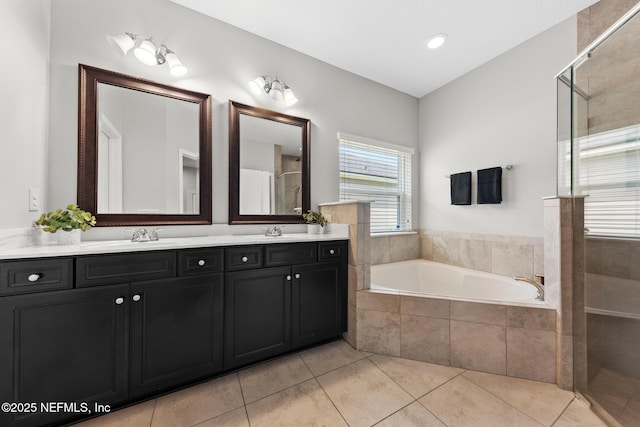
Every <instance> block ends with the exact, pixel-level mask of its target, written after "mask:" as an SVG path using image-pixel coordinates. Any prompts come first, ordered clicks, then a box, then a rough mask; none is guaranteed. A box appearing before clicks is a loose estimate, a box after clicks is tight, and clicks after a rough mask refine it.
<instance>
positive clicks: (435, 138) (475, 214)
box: [419, 17, 576, 237]
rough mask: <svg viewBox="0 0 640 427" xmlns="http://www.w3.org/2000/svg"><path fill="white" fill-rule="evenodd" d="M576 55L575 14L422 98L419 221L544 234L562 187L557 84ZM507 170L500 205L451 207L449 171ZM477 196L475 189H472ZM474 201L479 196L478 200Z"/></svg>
mask: <svg viewBox="0 0 640 427" xmlns="http://www.w3.org/2000/svg"><path fill="white" fill-rule="evenodd" d="M575 55H576V19H575V17H574V18H571V19H569V20H567V21H564V22H562V23H561V24H559V25H557V26H556V27H554V28H552V29H550V30H548V31H546V32H544V33H542V34H540V35H538V36H536V37H534V38H533V39H530V40H529V41H527V42H525V43H523V44H521V45H519V46H517V47H516V48H514V49H512V50H511V51H509V52H507V53H505V54H503V55H501V56H499V57H497V58H495V59H494V60H492V61H490V62H488V63H486V64H484V65H482V66H481V67H479V68H477V69H475V70H474V71H472V72H470V73H468V74H466V75H464V76H462V77H460V78H459V79H457V80H455V81H453V82H451V83H449V84H447V85H446V86H444V87H442V88H440V89H438V90H437V91H435V92H432V93H431V94H429V95H427V96H425V97H423V98H422V99H421V100H420V104H419V105H420V106H419V116H420V119H419V120H420V137H419V138H420V144H419V145H420V227H421V228H423V229H430V230H442V231H460V232H471V233H487V234H499V235H516V236H531V237H542V236H543V204H542V201H541V200H540V199H541V198H542V197H545V196H552V195H555V192H556V188H555V185H556V184H555V183H556V158H555V156H556V136H555V130H556V82H555V79H554V76H555V75H556V73H557V72H559V71H560V70H561V69H562V68H564V66H566V65H567V64H568V63H569V62H570V61H571V60H572V59H573V58H574V57H575ZM508 164H511V165H513V170H511V171H506V170H505V171H503V179H502V182H503V200H504V201H503V202H502V204H500V205H476V204H473V205H471V206H451V205H450V202H451V200H450V190H449V180H448V179H446V178H445V175H449V174H452V173H456V172H464V171H468V170H471V171H473V172H474V173H473V180H474V193H475V179H476V174H475V171H476V170H477V169H483V168H487V167H493V166H502V167H504V166H506V165H508ZM474 200H475V194H474ZM474 203H475V201H474Z"/></svg>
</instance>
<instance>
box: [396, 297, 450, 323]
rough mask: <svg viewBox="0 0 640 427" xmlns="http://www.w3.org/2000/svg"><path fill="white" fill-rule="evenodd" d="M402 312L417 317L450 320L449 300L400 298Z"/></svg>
mask: <svg viewBox="0 0 640 427" xmlns="http://www.w3.org/2000/svg"><path fill="white" fill-rule="evenodd" d="M400 312H401V313H403V314H413V315H416V316H428V317H437V318H440V319H448V318H449V300H446V299H437V298H424V297H409V296H404V295H401V296H400Z"/></svg>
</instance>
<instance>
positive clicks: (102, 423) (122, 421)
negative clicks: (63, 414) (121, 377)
mask: <svg viewBox="0 0 640 427" xmlns="http://www.w3.org/2000/svg"><path fill="white" fill-rule="evenodd" d="M155 406H156V400H155V399H154V400H149V401H147V402H143V403H140V404H138V405H135V406H130V407H128V408H124V409H120V410H119V411H115V412H112V413H110V414H105V415H103V416H101V417H98V418H93V419H91V420H89V421H85V422H82V423H80V424H76V426H77V427H143V426H144V427H146V426H150V425H151V417H152V416H153V410H154V408H155Z"/></svg>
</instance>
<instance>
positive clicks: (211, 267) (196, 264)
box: [178, 249, 224, 276]
mask: <svg viewBox="0 0 640 427" xmlns="http://www.w3.org/2000/svg"><path fill="white" fill-rule="evenodd" d="M223 254H224V251H223V250H222V249H194V250H183V251H180V252H178V276H191V275H194V274H205V273H216V272H218V271H222V268H223V263H222V262H223V261H222V260H223Z"/></svg>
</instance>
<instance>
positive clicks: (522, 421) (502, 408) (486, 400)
mask: <svg viewBox="0 0 640 427" xmlns="http://www.w3.org/2000/svg"><path fill="white" fill-rule="evenodd" d="M419 402H420V403H421V404H422V405H424V407H425V408H427V409H428V410H429V411H431V413H433V414H434V415H435V416H436V417H438V418H439V419H440V420H442V422H444V423H445V424H446V425H447V426H449V427H457V426H469V427H478V426H487V427H489V426H491V427H499V426H504V427H513V426H518V427H526V426H540V425H541V424H540V423H538V422H537V421H535V420H534V419H533V418H530V417H529V416H527V415H525V414H524V413H522V412H520V411H518V410H517V409H515V408H514V407H512V406H510V405H508V404H507V403H505V402H504V401H503V400H501V399H498V398H497V397H495V396H494V395H492V394H491V393H489V392H488V391H486V390H484V389H483V388H481V387H480V386H478V385H476V384H474V383H473V382H471V381H469V380H468V379H466V378H464V377H463V376H458V377H456V378H454V379H453V380H451V381H449V382H448V383H446V384H444V385H443V386H441V387H439V388H437V389H436V390H434V391H432V392H431V393H429V394H427V395H426V396H424V397H423V398H421V399H419Z"/></svg>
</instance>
